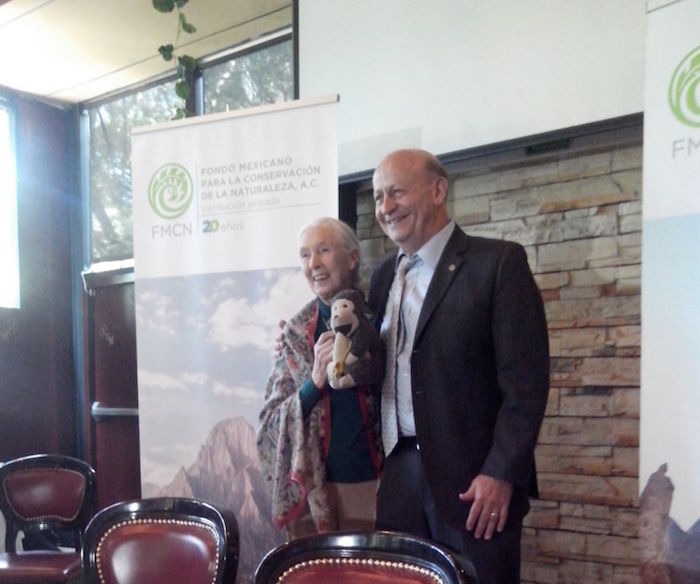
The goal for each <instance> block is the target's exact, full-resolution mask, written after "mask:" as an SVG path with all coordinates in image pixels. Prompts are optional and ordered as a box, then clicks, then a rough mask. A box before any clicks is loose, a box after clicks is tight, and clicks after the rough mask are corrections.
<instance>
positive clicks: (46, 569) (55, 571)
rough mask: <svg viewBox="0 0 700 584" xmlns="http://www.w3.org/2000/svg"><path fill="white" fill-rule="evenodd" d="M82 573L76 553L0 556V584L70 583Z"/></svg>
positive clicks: (40, 552) (36, 553)
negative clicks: (30, 583) (29, 583)
mask: <svg viewBox="0 0 700 584" xmlns="http://www.w3.org/2000/svg"><path fill="white" fill-rule="evenodd" d="M81 573H82V569H81V567H80V554H79V553H77V552H64V553H47V552H43V551H29V552H21V553H16V554H7V553H6V554H0V582H2V583H3V584H25V583H26V582H56V581H60V582H70V581H72V580H74V579H77V578H78V576H80V574H81Z"/></svg>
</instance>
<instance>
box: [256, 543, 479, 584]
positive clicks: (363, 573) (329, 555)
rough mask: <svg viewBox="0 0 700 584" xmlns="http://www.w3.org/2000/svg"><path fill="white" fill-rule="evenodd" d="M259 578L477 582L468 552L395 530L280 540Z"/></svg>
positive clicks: (300, 583)
mask: <svg viewBox="0 0 700 584" xmlns="http://www.w3.org/2000/svg"><path fill="white" fill-rule="evenodd" d="M253 581H254V584H475V583H477V582H478V577H477V575H476V572H475V570H474V566H473V565H472V563H471V562H470V561H469V560H468V559H467V558H461V557H460V558H458V557H456V556H455V555H454V554H453V553H452V552H450V551H449V550H448V549H446V548H444V547H442V546H440V545H438V544H436V543H434V542H432V541H428V540H426V539H422V538H420V537H416V536H413V535H410V534H407V533H398V532H392V531H358V532H338V533H324V534H317V535H310V536H306V537H300V538H298V539H293V540H291V541H288V542H287V543H283V544H282V545H279V546H277V547H276V548H275V549H273V550H271V551H270V552H268V554H267V555H266V556H265V557H264V558H263V559H262V560H261V561H260V563H259V564H258V567H257V568H256V570H255V576H254V580H253Z"/></svg>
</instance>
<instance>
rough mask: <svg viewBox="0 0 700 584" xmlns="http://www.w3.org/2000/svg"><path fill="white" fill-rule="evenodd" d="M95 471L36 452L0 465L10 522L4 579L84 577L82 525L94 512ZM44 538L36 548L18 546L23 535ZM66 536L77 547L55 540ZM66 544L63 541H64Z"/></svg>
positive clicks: (7, 583) (0, 506) (2, 505)
mask: <svg viewBox="0 0 700 584" xmlns="http://www.w3.org/2000/svg"><path fill="white" fill-rule="evenodd" d="M95 494H96V493H95V471H94V470H93V469H92V467H91V466H90V465H89V464H87V463H86V462H84V461H82V460H79V459H77V458H72V457H70V456H62V455H53V454H37V455H33V456H25V457H23V458H17V459H14V460H10V461H8V462H6V463H5V464H3V465H2V466H0V511H1V512H2V514H3V516H4V517H5V522H6V524H7V529H6V534H5V552H4V553H0V582H1V583H3V584H13V583H18V582H23V583H26V582H32V583H41V582H71V581H76V580H79V578H80V577H81V575H82V567H81V546H82V534H83V529H84V528H85V526H86V525H87V522H88V521H89V520H90V518H91V517H92V515H93V513H94V510H95ZM20 532H22V533H24V535H25V538H24V540H23V544H24V547H25V548H26V547H28V545H27V544H28V541H29V539H30V538H29V536H31V537H32V538H34V540H35V541H34V544H33V545H37V543H36V541H38V540H41V544H40V545H43V546H44V547H47V548H48V547H51V549H42V550H38V549H37V550H36V551H30V550H27V549H25V550H17V540H18V535H19V533H20ZM66 535H69V536H70V539H71V541H70V542H69V543H68V542H67V543H66V545H69V544H70V545H72V546H73V550H72V551H63V550H62V549H59V548H58V547H57V546H53V547H52V545H53V544H52V542H53V541H54V540H55V541H59V540H60V541H61V542H63V540H64V538H65V536H66ZM62 545H63V544H62Z"/></svg>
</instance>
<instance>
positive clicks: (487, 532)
mask: <svg viewBox="0 0 700 584" xmlns="http://www.w3.org/2000/svg"><path fill="white" fill-rule="evenodd" d="M512 494H513V485H511V484H510V483H508V482H506V481H502V480H500V479H495V478H493V477H490V476H487V475H483V474H480V475H477V476H476V477H475V478H474V480H473V481H472V484H471V485H469V489H468V490H467V491H465V492H464V493H460V494H459V498H460V500H462V501H472V508H471V510H470V511H469V516H468V517H467V523H466V528H467V531H471V530H472V529H473V530H474V537H475V538H476V539H479V538H481V537H482V536H483V537H484V539H491V538H492V537H493V532H494V531H498V532H501V531H503V528H504V527H505V526H506V521H507V520H508V504H509V503H510V498H511V495H512Z"/></svg>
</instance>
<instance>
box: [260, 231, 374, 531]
mask: <svg viewBox="0 0 700 584" xmlns="http://www.w3.org/2000/svg"><path fill="white" fill-rule="evenodd" d="M299 255H300V258H301V266H302V270H303V272H304V276H305V277H306V281H307V282H308V284H309V287H310V288H311V290H312V291H313V293H314V294H315V295H316V298H315V299H314V300H312V301H311V302H309V303H308V304H307V305H306V306H304V307H303V308H302V309H301V310H300V311H299V312H298V313H297V314H296V316H294V317H293V318H292V319H291V320H289V322H288V323H287V324H286V325H285V327H284V329H283V332H282V347H281V351H279V352H278V356H277V358H276V359H275V363H274V367H273V370H272V373H271V374H270V376H269V378H268V381H267V387H266V389H265V405H264V407H263V410H262V412H261V414H260V429H259V431H258V436H257V445H258V454H259V458H260V462H261V464H262V468H263V475H264V477H265V480H266V482H267V483H268V486H269V488H270V491H271V495H272V512H273V518H274V521H275V524H276V525H277V527H283V526H285V527H286V528H287V531H288V534H289V537H290V538H294V537H299V536H302V535H308V534H311V533H317V532H318V533H322V532H325V531H335V530H353V529H355V530H364V529H373V527H374V516H375V499H376V491H377V478H378V473H379V467H380V464H381V447H380V441H381V436H380V429H379V416H378V403H379V400H378V397H379V396H378V392H379V391H380V390H381V387H380V386H379V384H374V385H370V386H361V387H356V388H352V389H331V388H330V386H329V385H328V382H327V378H326V370H327V368H328V364H329V363H330V362H331V359H332V351H333V343H334V334H333V332H332V331H330V330H329V326H328V322H329V318H330V302H331V299H332V298H333V296H334V295H335V294H337V293H338V292H340V291H342V290H345V289H348V288H356V287H357V279H358V278H357V274H358V265H359V244H358V241H357V238H356V236H355V234H354V233H353V231H352V229H350V228H349V227H348V226H347V225H346V224H344V223H342V222H341V221H338V220H337V219H332V218H322V219H319V220H316V221H314V222H312V223H310V224H308V225H306V226H305V227H304V228H303V229H302V230H301V231H300V232H299ZM376 358H378V359H379V360H381V361H382V362H383V358H384V356H383V354H380V355H378V356H377V357H376ZM377 366H378V367H379V368H380V370H383V365H381V363H380V364H377ZM358 382H360V383H361V382H362V381H361V380H358Z"/></svg>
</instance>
